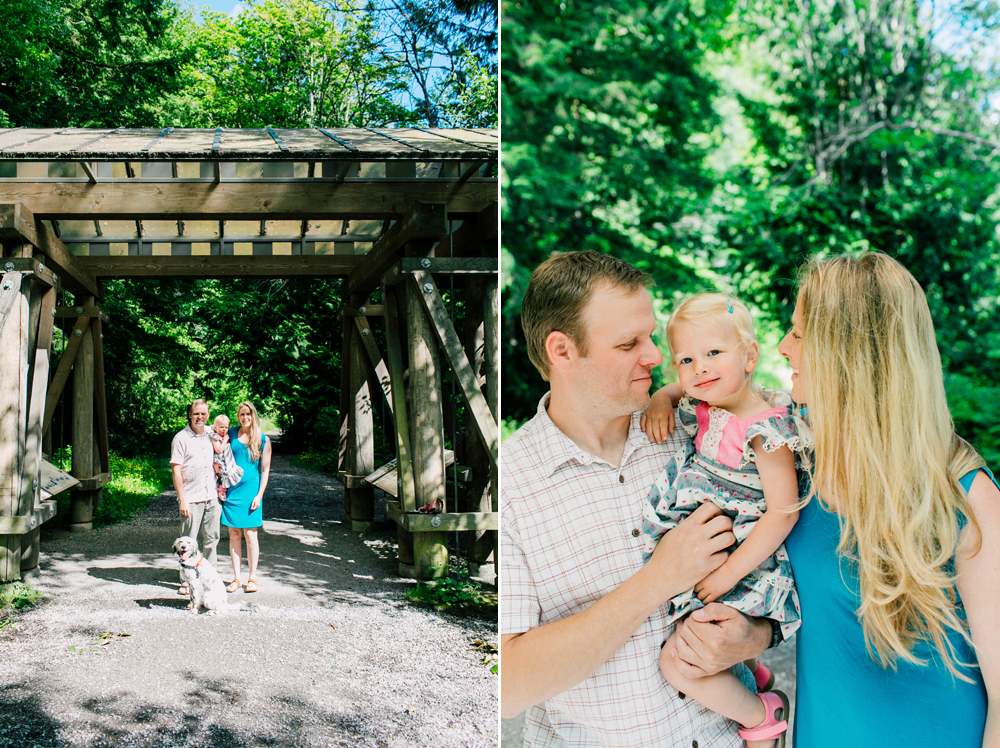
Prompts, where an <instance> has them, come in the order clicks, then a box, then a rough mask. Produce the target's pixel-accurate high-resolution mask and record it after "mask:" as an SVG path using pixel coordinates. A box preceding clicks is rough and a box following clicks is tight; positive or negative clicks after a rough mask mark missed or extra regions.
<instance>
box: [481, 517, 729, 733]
mask: <svg viewBox="0 0 1000 748" xmlns="http://www.w3.org/2000/svg"><path fill="white" fill-rule="evenodd" d="M731 528H732V523H731V522H730V520H729V519H728V518H727V517H725V516H723V515H722V514H721V512H720V510H719V508H718V507H716V506H715V505H714V504H711V503H706V504H703V505H702V506H700V507H699V508H698V509H697V511H695V512H694V513H693V514H691V516H690V517H688V518H687V519H686V520H685V521H684V522H682V523H681V524H680V525H678V526H677V527H676V528H674V529H673V530H671V531H670V532H668V533H667V534H666V535H664V536H663V538H661V540H660V542H659V544H658V545H657V547H656V550H655V551H654V552H653V556H652V558H651V559H650V560H649V562H648V563H647V564H646V565H645V566H643V567H642V568H641V569H640V570H639V571H637V572H636V573H635V574H633V575H632V576H631V577H630V578H629V579H627V580H626V581H625V582H624V583H623V584H622V585H621V586H620V587H618V588H617V589H615V590H613V591H612V592H610V593H608V594H607V595H605V596H604V597H603V598H601V599H600V600H598V601H597V602H595V603H594V604H593V605H591V606H589V607H588V608H586V609H585V610H582V611H580V612H579V613H576V614H575V615H572V616H569V617H568V618H564V619H562V620H559V621H554V622H553V623H549V624H546V625H544V626H539V627H538V628H534V629H531V630H529V631H526V632H524V633H522V634H508V635H505V636H502V637H500V657H501V660H502V667H503V678H501V697H500V705H501V713H502V715H503V716H504V717H514V716H516V715H518V714H520V713H521V712H523V711H524V710H525V709H527V708H528V707H531V706H533V705H535V704H539V703H541V702H543V701H545V700H546V699H548V698H550V697H552V696H555V695H557V694H560V693H562V692H563V691H566V690H568V689H570V688H572V687H573V686H575V685H576V684H578V683H580V682H581V681H583V680H584V679H586V678H587V677H589V676H590V675H591V674H592V673H593V672H594V671H595V670H597V668H599V667H600V666H601V665H603V664H604V663H605V662H606V661H607V660H608V658H610V657H611V656H612V655H613V654H614V653H615V652H617V651H618V649H619V648H621V646H622V645H623V644H624V643H625V642H626V641H628V639H629V637H631V636H632V634H633V633H635V631H636V629H638V628H639V626H641V625H642V623H643V622H644V621H645V620H646V619H647V618H649V616H650V614H652V612H653V611H654V610H656V608H658V607H659V606H660V605H662V604H663V603H664V602H666V601H667V600H669V599H670V598H671V597H673V596H675V595H678V594H680V593H682V592H684V591H685V590H688V589H691V587H693V586H694V584H695V583H696V582H698V581H699V580H701V579H702V578H703V577H704V576H705V575H706V574H709V573H711V572H712V571H714V570H715V569H717V568H718V567H719V566H721V565H722V563H723V562H724V561H725V560H726V549H727V548H728V547H729V546H730V545H732V544H733V543H734V542H735V538H734V536H733V534H732V532H731Z"/></svg>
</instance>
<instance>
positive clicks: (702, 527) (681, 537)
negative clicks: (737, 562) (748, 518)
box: [648, 502, 736, 602]
mask: <svg viewBox="0 0 1000 748" xmlns="http://www.w3.org/2000/svg"><path fill="white" fill-rule="evenodd" d="M732 528H733V523H732V520H730V519H729V517H727V516H725V515H724V514H723V513H722V510H721V509H719V507H717V506H716V505H715V504H712V503H711V502H705V503H704V504H702V505H701V506H700V507H698V508H697V509H696V510H695V511H694V512H692V513H691V516H689V517H688V518H687V519H685V520H684V521H683V522H681V523H680V524H679V525H677V527H675V528H674V529H673V530H670V531H669V532H667V533H666V534H665V535H664V536H663V537H662V538H660V542H659V543H658V544H657V546H656V550H654V551H653V557H652V558H651V559H650V560H649V564H648V565H652V566H654V568H656V569H657V579H660V580H663V583H664V585H669V586H670V587H671V588H673V589H675V590H676V589H677V588H680V590H681V591H683V590H686V589H690V588H691V587H694V585H695V584H697V583H698V582H700V581H701V580H702V579H704V578H705V577H706V576H708V575H709V574H711V573H712V572H713V571H715V570H716V569H718V568H719V567H720V566H722V564H724V563H725V562H726V559H727V558H728V557H729V555H728V553H726V549H727V548H729V547H730V546H731V545H732V544H733V543H735V542H736V536H735V535H733V533H732ZM674 594H677V593H676V592H672V593H671V594H669V595H667V596H666V597H664V598H663V602H666V601H667V600H669V599H670V598H671V597H673V596H674Z"/></svg>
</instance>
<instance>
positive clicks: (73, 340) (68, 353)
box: [42, 316, 90, 433]
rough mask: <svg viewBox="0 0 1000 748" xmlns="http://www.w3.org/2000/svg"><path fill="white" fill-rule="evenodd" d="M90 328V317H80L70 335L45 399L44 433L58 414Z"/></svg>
mask: <svg viewBox="0 0 1000 748" xmlns="http://www.w3.org/2000/svg"><path fill="white" fill-rule="evenodd" d="M89 326H90V317H86V316H84V317H80V318H79V319H78V320H77V321H76V325H75V326H74V327H73V332H72V333H70V336H69V343H67V344H66V349H65V350H64V351H63V353H62V358H60V359H59V366H58V367H56V373H55V375H53V377H52V384H50V385H49V392H48V395H47V396H46V397H45V420H44V421H42V432H43V433H44V432H46V431H48V430H49V424H50V423H51V422H52V416H53V415H55V412H56V405H58V404H59V398H60V397H62V391H63V388H64V387H65V386H66V381H67V380H68V379H69V372H70V369H72V368H73V364H74V362H75V361H76V352H77V351H78V350H79V349H80V344H81V343H82V342H83V331H84V330H85V329H87V327H89Z"/></svg>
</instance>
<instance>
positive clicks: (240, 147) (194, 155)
mask: <svg viewBox="0 0 1000 748" xmlns="http://www.w3.org/2000/svg"><path fill="white" fill-rule="evenodd" d="M282 146H284V147H282ZM498 153H499V143H498V140H497V138H496V137H495V136H493V135H492V133H491V131H476V130H461V129H442V128H415V127H410V128H398V129H393V128H301V129H297V128H287V129H284V128H283V129H278V128H273V127H269V128H263V129H259V128H258V129H242V130H241V129H228V128H227V129H223V128H212V129H208V128H205V129H189V128H180V129H178V128H166V129H163V128H134V129H125V128H117V129H115V130H112V131H110V132H108V131H107V130H104V129H101V130H98V129H95V128H91V129H87V128H62V129H56V128H49V129H31V128H21V129H8V130H0V159H10V160H14V159H16V160H33V161H73V160H79V159H80V157H81V155H84V154H85V155H86V157H87V160H90V161H95V160H96V161H101V160H103V161H125V162H129V161H145V160H170V161H216V160H221V161H302V162H309V163H315V162H318V161H342V162H348V161H355V162H379V161H391V160H395V159H403V160H412V161H427V162H433V161H436V160H448V161H467V160H475V159H479V158H487V159H489V158H491V157H492V158H496V157H497V155H498Z"/></svg>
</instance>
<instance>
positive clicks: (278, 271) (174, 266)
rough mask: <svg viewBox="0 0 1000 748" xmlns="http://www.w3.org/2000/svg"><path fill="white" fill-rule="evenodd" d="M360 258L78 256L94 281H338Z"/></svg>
mask: <svg viewBox="0 0 1000 748" xmlns="http://www.w3.org/2000/svg"><path fill="white" fill-rule="evenodd" d="M363 257H364V255H230V256H221V255H188V256H170V255H156V256H146V257H134V256H133V257H81V258H80V262H81V264H82V265H83V266H84V267H85V268H87V270H88V271H90V272H91V273H92V274H93V275H94V276H95V277H97V278H342V277H344V276H346V275H348V274H349V273H350V272H351V271H352V270H353V269H354V267H355V266H356V265H357V264H358V262H360V261H361V259H362V258H363Z"/></svg>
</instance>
